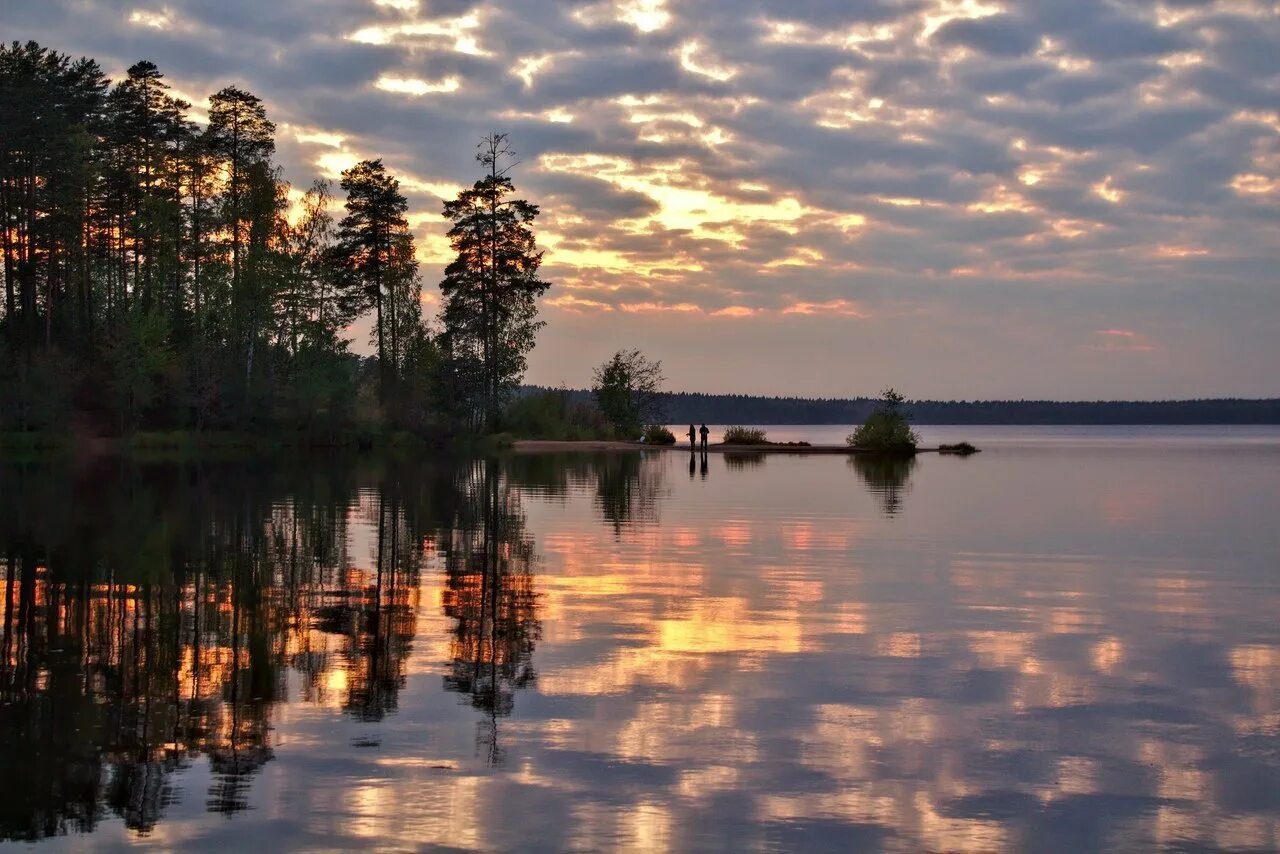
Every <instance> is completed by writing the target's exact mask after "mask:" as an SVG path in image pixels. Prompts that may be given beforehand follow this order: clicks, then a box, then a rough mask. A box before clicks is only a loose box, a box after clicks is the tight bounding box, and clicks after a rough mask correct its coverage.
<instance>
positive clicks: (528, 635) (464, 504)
mask: <svg viewBox="0 0 1280 854" xmlns="http://www.w3.org/2000/svg"><path fill="white" fill-rule="evenodd" d="M459 494H460V495H461V496H462V497H463V499H464V500H462V501H460V502H458V504H457V505H456V509H455V511H454V512H455V515H454V518H453V520H452V524H451V525H450V527H449V529H448V536H447V538H446V539H445V540H444V541H443V542H442V543H441V545H440V548H441V551H442V553H443V556H444V568H445V573H446V575H447V581H446V586H445V591H444V597H443V605H444V613H445V614H446V615H447V616H448V617H449V618H450V619H451V620H453V623H454V626H453V631H452V639H451V642H450V658H451V659H452V665H451V667H450V670H449V673H448V675H446V676H445V677H444V685H445V687H446V688H447V689H448V690H450V691H456V692H458V693H460V694H464V695H466V696H467V697H468V699H469V701H470V703H471V705H472V706H474V707H475V708H477V709H481V710H483V711H484V712H485V714H486V718H487V719H486V721H484V722H483V723H481V724H480V730H479V732H478V736H477V745H479V746H481V747H482V748H483V751H484V754H485V756H486V759H487V762H488V764H490V765H496V764H499V763H500V762H501V761H502V758H503V753H502V749H501V745H500V743H499V738H498V719H499V718H500V717H504V716H506V715H509V714H511V710H512V709H513V707H514V705H515V692H516V691H517V690H520V689H523V688H527V687H529V686H530V685H532V684H533V683H534V680H535V679H536V678H537V674H536V672H535V671H534V668H533V650H534V646H535V645H536V643H537V640H538V638H539V633H540V631H541V627H540V625H539V623H538V608H537V593H536V591H535V589H534V574H533V564H534V549H533V541H532V540H531V539H530V538H529V537H528V535H527V534H526V533H525V530H524V516H523V514H522V512H521V509H520V501H519V498H518V495H517V493H516V492H515V490H514V489H513V488H512V486H511V484H510V482H509V481H507V480H506V479H504V478H502V477H501V476H500V474H499V471H498V468H497V466H496V465H494V464H492V463H488V462H477V463H475V464H473V465H470V466H468V467H467V468H466V469H465V470H464V472H463V473H462V475H461V476H460V483H459Z"/></svg>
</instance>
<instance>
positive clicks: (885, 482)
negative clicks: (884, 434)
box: [849, 454, 916, 516]
mask: <svg viewBox="0 0 1280 854" xmlns="http://www.w3.org/2000/svg"><path fill="white" fill-rule="evenodd" d="M849 465H850V466H851V467H852V468H853V470H854V471H855V472H857V473H858V477H859V478H861V480H862V482H863V483H865V484H866V485H867V490H868V491H869V492H870V493H871V494H872V495H873V496H875V498H876V500H877V501H879V503H880V509H881V510H883V511H884V514H885V515H886V516H896V515H897V514H898V513H899V512H900V511H901V510H902V499H903V496H904V495H906V494H907V493H908V492H910V491H911V472H912V471H913V470H914V469H915V467H916V458H915V457H903V456H895V455H892V454H854V455H853V456H851V457H849Z"/></svg>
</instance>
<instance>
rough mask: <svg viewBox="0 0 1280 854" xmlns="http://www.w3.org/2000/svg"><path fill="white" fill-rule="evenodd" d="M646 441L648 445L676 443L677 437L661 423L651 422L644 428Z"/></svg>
mask: <svg viewBox="0 0 1280 854" xmlns="http://www.w3.org/2000/svg"><path fill="white" fill-rule="evenodd" d="M644 441H645V444H648V445H674V444H675V443H676V437H675V434H674V433H672V432H671V431H670V430H668V429H667V428H666V427H663V426H662V425H661V424H650V425H649V426H648V427H646V428H644Z"/></svg>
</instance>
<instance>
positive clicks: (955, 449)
mask: <svg viewBox="0 0 1280 854" xmlns="http://www.w3.org/2000/svg"><path fill="white" fill-rule="evenodd" d="M938 453H940V454H958V455H959V456H962V457H967V456H969V455H970V454H976V453H978V449H977V448H975V447H974V446H973V445H972V444H970V443H969V442H957V443H956V444H954V445H939V446H938Z"/></svg>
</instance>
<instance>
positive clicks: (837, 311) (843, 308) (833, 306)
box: [782, 299, 867, 317]
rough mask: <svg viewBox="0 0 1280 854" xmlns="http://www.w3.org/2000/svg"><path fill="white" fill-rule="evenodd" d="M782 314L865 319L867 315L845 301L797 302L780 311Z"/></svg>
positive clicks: (856, 306) (854, 304)
mask: <svg viewBox="0 0 1280 854" xmlns="http://www.w3.org/2000/svg"><path fill="white" fill-rule="evenodd" d="M782 313H783V314H804V315H809V314H834V315H839V316H841V317H866V316H867V314H866V312H865V311H863V310H862V309H861V308H859V307H858V305H857V304H856V303H853V302H850V301H849V300H847V299H833V300H827V301H826V302H797V303H792V304H791V305H789V306H787V307H786V308H784V309H783V310H782Z"/></svg>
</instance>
